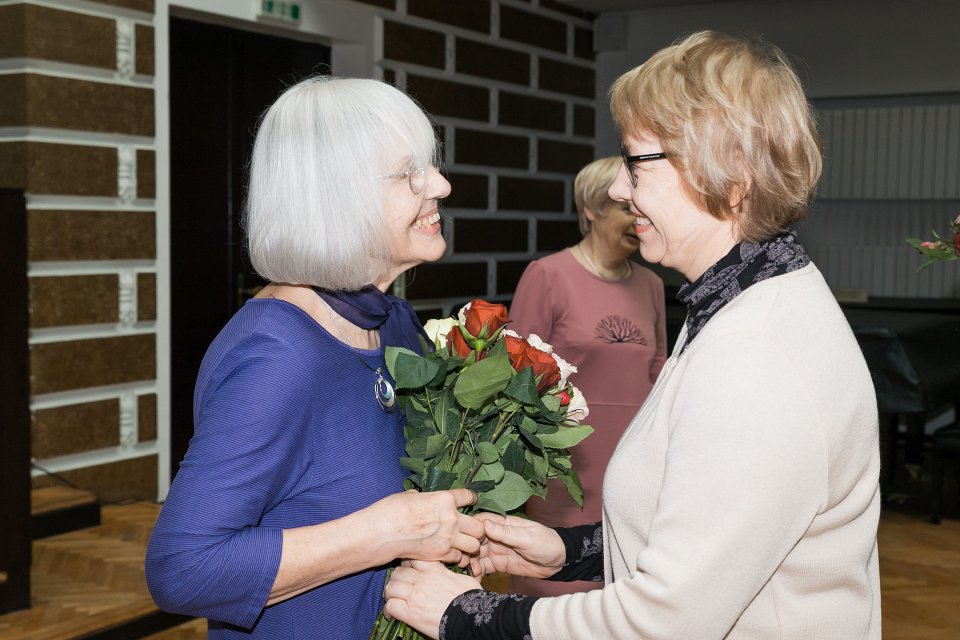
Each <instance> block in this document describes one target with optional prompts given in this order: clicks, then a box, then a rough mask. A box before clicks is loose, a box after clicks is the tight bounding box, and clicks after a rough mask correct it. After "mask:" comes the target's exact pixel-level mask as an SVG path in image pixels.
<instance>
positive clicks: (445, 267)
mask: <svg viewBox="0 0 960 640" xmlns="http://www.w3.org/2000/svg"><path fill="white" fill-rule="evenodd" d="M177 4H178V5H182V6H184V7H186V8H189V9H195V10H197V11H211V12H217V11H221V10H222V11H225V12H230V11H239V9H237V6H238V5H233V4H232V3H231V4H229V5H227V4H223V3H215V2H210V1H209V0H196V2H186V0H183V1H182V2H181V1H178V2H177ZM252 6H253V5H252V3H251V4H250V6H249V7H247V5H243V7H244V11H252ZM159 7H160V8H161V9H162V11H161V13H163V15H160V14H157V15H155V12H156V10H157V7H155V5H154V0H100V1H95V0H91V1H84V2H76V1H75V0H42V2H40V0H38V1H37V2H31V1H29V0H28V1H24V2H8V3H4V4H0V59H2V60H3V64H2V66H0V69H2V71H0V95H3V96H4V100H3V101H2V102H0V187H15V188H21V189H24V190H25V191H26V194H27V205H28V272H29V281H30V282H29V287H30V322H31V331H30V339H29V342H30V367H31V381H30V384H31V398H30V405H31V414H32V424H31V427H32V449H33V452H32V453H33V456H34V458H35V459H36V461H37V463H38V464H39V465H40V466H42V467H44V468H46V469H48V470H50V471H52V472H55V473H56V474H58V475H60V476H62V477H63V478H65V479H67V480H69V481H70V482H73V483H75V484H78V485H80V486H82V487H84V488H87V489H90V490H93V491H94V492H96V493H97V494H98V495H99V496H100V497H101V498H103V499H105V500H111V501H112V500H126V499H139V498H145V499H154V498H155V497H156V496H157V495H163V494H164V493H165V491H166V487H165V486H161V485H163V484H165V480H164V478H165V477H166V474H165V470H164V469H162V468H161V466H166V462H165V460H166V457H165V456H166V453H165V452H164V451H160V450H158V447H161V448H165V447H167V443H166V440H167V436H166V434H167V433H168V428H167V425H166V424H164V423H163V421H164V420H165V419H166V418H165V416H166V414H167V411H166V410H165V409H164V407H166V406H167V405H168V402H169V396H168V394H169V380H162V379H159V380H158V375H160V374H158V366H159V368H160V370H161V371H162V370H163V368H164V367H163V364H162V363H163V361H164V358H165V357H167V354H164V353H158V352H157V344H158V343H159V344H161V345H165V344H169V342H170V340H169V338H170V336H169V328H168V326H167V325H166V324H165V321H164V318H165V317H166V313H167V310H166V309H162V308H158V304H157V300H158V297H159V299H160V300H163V299H166V297H165V295H164V294H165V293H166V292H163V291H158V272H159V273H160V275H161V276H163V275H164V271H163V270H165V269H167V268H168V265H167V264H166V262H165V260H166V258H164V257H163V256H165V255H166V249H167V246H166V245H165V244H164V243H166V242H168V240H167V239H166V238H165V237H158V235H157V229H158V228H159V229H163V228H165V220H166V219H167V215H168V212H166V211H165V206H166V205H158V200H157V197H158V194H157V189H156V183H157V158H158V157H160V158H164V157H166V156H165V151H164V149H166V146H165V145H166V142H165V137H166V136H167V135H168V131H169V129H168V125H167V123H165V122H161V121H158V120H157V112H156V111H155V108H154V105H155V96H154V91H155V88H156V87H157V82H156V79H155V70H154V59H155V54H156V56H157V59H158V60H166V59H167V55H166V54H167V53H168V52H166V51H163V50H162V47H165V46H166V43H165V41H162V40H158V41H157V42H155V35H154V26H155V21H166V20H167V18H168V16H167V15H166V11H167V9H168V4H167V3H159ZM358 9H362V11H361V12H360V14H364V15H368V16H369V14H371V13H372V14H375V17H374V18H373V19H372V20H373V21H372V23H371V24H373V25H374V29H373V30H374V33H375V37H374V38H373V41H372V47H373V49H374V50H373V52H372V53H373V54H374V58H375V67H374V68H373V69H372V73H373V74H374V75H376V76H378V77H381V78H383V79H384V80H386V81H388V82H392V83H395V84H396V85H397V86H399V87H400V88H403V89H405V90H407V91H408V92H410V93H411V94H412V95H414V97H416V98H417V99H418V100H419V101H420V102H421V103H422V104H423V105H424V107H425V108H426V109H427V110H428V111H429V112H431V113H432V114H434V115H435V116H436V120H437V126H438V133H439V135H440V136H441V138H442V139H443V141H444V165H445V169H446V171H447V172H448V174H449V177H450V180H451V182H452V184H453V194H452V196H451V198H450V199H449V201H448V202H447V205H446V214H447V218H446V219H445V221H444V225H445V229H444V233H445V236H446V237H447V239H448V252H447V255H446V256H445V257H444V259H443V260H442V261H441V263H439V264H431V265H422V266H421V267H419V268H418V269H416V271H415V273H413V274H412V277H411V278H408V280H407V281H406V282H405V283H400V286H399V287H398V289H399V292H400V293H403V294H405V295H406V296H407V297H409V298H410V299H411V300H413V301H414V303H415V306H416V307H417V309H418V311H420V312H421V313H422V314H423V315H424V316H432V315H438V314H447V313H450V312H452V311H454V310H455V309H456V308H457V307H459V305H460V304H462V303H463V302H464V301H466V300H469V299H471V298H473V297H480V296H482V297H486V298H488V299H490V300H500V301H508V300H509V299H510V298H511V296H512V293H513V290H514V288H515V286H516V282H517V280H518V279H519V277H520V274H521V273H522V271H523V268H524V267H525V266H526V264H527V263H528V262H529V261H530V260H531V259H532V258H535V257H538V256H541V255H544V254H546V253H549V252H551V251H554V250H556V249H559V248H561V247H563V246H566V245H568V244H571V243H572V242H575V241H576V240H577V239H578V238H579V233H578V231H577V223H576V214H575V212H574V209H573V199H572V193H571V192H572V181H573V178H574V176H575V174H576V172H577V171H578V170H579V169H580V167H581V166H583V165H584V164H586V163H587V162H588V161H590V160H591V159H592V158H593V153H594V110H595V97H594V91H595V90H594V84H595V81H594V77H595V63H594V59H593V47H592V16H590V15H587V14H583V13H581V12H578V11H576V10H572V9H569V8H566V7H564V6H562V5H560V4H558V3H556V2H554V1H553V0H530V1H524V0H336V1H335V2H334V3H328V4H326V5H325V7H324V8H323V11H325V12H337V11H342V12H344V15H348V14H349V15H360V14H357V10H358ZM351 12H352V13H351ZM232 19H234V20H236V19H241V20H242V19H250V18H243V17H241V16H239V15H235V16H233V18H232ZM281 35H282V34H281ZM158 47H159V48H158ZM157 71H158V72H162V70H159V69H158V70H157ZM335 71H337V70H336V69H335ZM161 75H162V74H161ZM157 136H159V138H158V137H157ZM158 154H159V155H158ZM171 170H175V168H171ZM161 179H162V176H161ZM160 196H161V199H160V201H159V202H165V200H164V196H165V194H160ZM158 256H161V258H160V259H159V261H158ZM159 280H160V281H165V278H163V277H161V278H159ZM161 461H163V462H161ZM51 482H54V480H53V479H51V478H49V477H48V476H46V475H45V474H44V472H42V471H40V470H39V469H35V470H34V479H33V483H34V486H42V485H46V484H49V483H51Z"/></svg>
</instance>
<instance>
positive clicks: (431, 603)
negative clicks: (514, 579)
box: [384, 490, 566, 638]
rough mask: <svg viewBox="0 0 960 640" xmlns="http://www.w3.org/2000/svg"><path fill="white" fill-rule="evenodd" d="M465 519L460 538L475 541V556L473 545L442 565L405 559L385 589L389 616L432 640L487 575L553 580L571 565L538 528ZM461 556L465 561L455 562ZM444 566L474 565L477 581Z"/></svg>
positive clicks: (491, 517)
mask: <svg viewBox="0 0 960 640" xmlns="http://www.w3.org/2000/svg"><path fill="white" fill-rule="evenodd" d="M457 491H466V490H457ZM458 502H459V499H458ZM466 504H470V502H468V503H466ZM461 506H462V505H461ZM460 517H461V518H466V519H467V520H464V521H461V524H462V525H463V526H462V527H461V529H460V534H461V535H464V536H473V537H474V540H473V542H475V543H476V550H475V551H471V549H470V548H469V547H472V546H473V545H469V544H465V545H462V546H461V547H460V549H459V550H454V551H456V553H452V552H451V554H450V555H449V556H445V557H443V558H441V562H437V561H427V560H424V559H422V556H421V558H416V557H413V556H405V557H407V558H410V559H407V560H404V561H403V562H402V563H401V565H400V566H399V567H397V568H396V569H394V570H393V573H392V574H391V577H390V580H389V581H388V582H387V585H386V588H385V589H384V597H385V598H386V604H385V606H384V612H385V613H386V615H387V616H389V617H392V618H397V619H399V620H402V621H403V622H405V623H407V624H408V625H410V626H411V627H414V628H416V629H418V630H419V631H420V632H421V633H423V634H425V635H427V636H429V637H431V638H437V637H438V635H439V628H440V618H441V617H442V616H443V613H444V611H446V609H447V606H448V605H449V604H450V602H451V601H452V600H453V599H454V598H456V597H457V596H459V595H460V594H462V593H464V592H466V591H470V590H472V589H480V588H481V586H480V579H481V578H482V577H483V576H484V575H487V574H490V573H510V574H512V575H517V576H526V577H532V578H547V577H549V576H552V575H553V574H554V573H556V572H557V571H558V570H559V569H560V567H561V566H562V565H563V563H564V560H565V559H566V551H565V549H564V546H563V542H562V540H561V539H560V536H559V535H558V534H557V532H556V531H554V530H553V529H550V528H548V527H545V526H543V525H542V524H539V523H537V522H533V521H531V520H525V519H523V518H517V517H515V516H501V515H499V514H495V513H480V514H477V515H476V516H473V517H471V516H465V515H462V514H460ZM463 552H466V553H463ZM456 555H459V557H457V558H454V556H456ZM443 562H450V563H454V562H455V563H456V564H458V565H459V566H460V567H466V566H468V565H469V566H470V569H471V573H472V574H473V575H472V576H468V575H463V574H459V573H455V572H453V571H450V570H448V569H447V568H446V567H445V566H444V565H443Z"/></svg>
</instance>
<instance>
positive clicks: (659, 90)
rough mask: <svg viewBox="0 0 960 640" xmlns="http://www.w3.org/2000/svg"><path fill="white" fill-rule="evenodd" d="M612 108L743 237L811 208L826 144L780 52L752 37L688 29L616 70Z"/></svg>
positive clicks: (760, 235) (767, 232)
mask: <svg viewBox="0 0 960 640" xmlns="http://www.w3.org/2000/svg"><path fill="white" fill-rule="evenodd" d="M610 109H611V111H612V113H613V118H614V120H615V121H616V124H617V126H618V127H619V128H620V131H621V134H623V135H630V134H631V133H634V132H639V131H641V130H646V131H649V132H650V133H653V134H655V135H656V136H658V137H659V138H660V140H661V143H662V144H663V151H664V152H665V153H666V154H667V156H668V160H669V161H670V163H671V164H673V166H674V167H676V169H677V170H678V171H679V172H680V174H681V176H682V177H683V180H684V183H685V186H686V187H687V188H688V189H690V190H691V192H692V193H693V194H694V195H695V197H697V198H698V199H699V201H700V202H701V204H702V205H703V206H704V208H705V209H706V210H707V211H708V212H710V214H711V215H713V216H715V217H717V218H730V217H733V218H734V219H735V220H736V222H737V224H738V226H739V229H740V232H741V233H742V235H743V237H744V238H745V239H747V240H753V241H759V240H765V239H767V238H769V237H771V236H773V235H774V234H776V233H777V232H778V231H781V230H783V229H784V228H786V227H787V226H788V225H789V224H791V223H793V222H796V221H797V220H800V219H802V218H803V217H804V216H806V214H807V209H808V207H809V205H810V201H811V199H812V198H813V195H814V190H815V189H816V185H817V181H818V180H819V179H820V172H821V169H822V158H821V153H822V144H821V142H820V136H819V134H818V133H817V127H816V122H815V120H814V116H813V113H812V111H811V109H810V105H809V104H808V103H807V100H806V97H805V96H804V92H803V87H802V85H801V83H800V79H799V78H798V77H797V74H796V72H795V71H794V70H793V68H792V67H791V65H790V63H789V62H788V60H787V58H786V56H785V55H784V53H783V52H782V51H780V49H778V48H777V47H775V46H773V45H770V44H767V43H764V42H762V41H760V40H758V39H746V38H737V37H733V36H728V35H724V34H720V33H716V32H713V31H701V32H698V33H694V34H692V35H690V36H688V37H686V38H684V39H682V40H680V41H678V42H677V43H675V44H673V45H671V46H669V47H666V48H664V49H661V50H660V51H658V52H657V53H655V54H654V55H653V56H652V57H651V58H650V59H649V60H648V61H647V62H645V63H644V64H642V65H640V66H639V67H636V68H635V69H632V70H630V71H628V72H627V73H625V74H623V75H622V76H620V78H619V79H617V81H616V82H615V83H614V85H613V87H612V88H611V89H610Z"/></svg>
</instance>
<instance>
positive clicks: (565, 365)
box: [547, 351, 577, 389]
mask: <svg viewBox="0 0 960 640" xmlns="http://www.w3.org/2000/svg"><path fill="white" fill-rule="evenodd" d="M547 353H549V354H550V355H551V356H553V359H554V360H555V361H556V363H557V366H558V367H560V382H558V383H557V386H558V387H559V388H561V389H563V385H565V384H567V378H569V377H570V374H571V373H576V372H577V368H576V367H575V366H573V365H572V364H570V363H569V362H567V361H566V360H564V359H563V358H561V357H560V356H558V355H557V354H555V353H552V352H551V351H548V352H547Z"/></svg>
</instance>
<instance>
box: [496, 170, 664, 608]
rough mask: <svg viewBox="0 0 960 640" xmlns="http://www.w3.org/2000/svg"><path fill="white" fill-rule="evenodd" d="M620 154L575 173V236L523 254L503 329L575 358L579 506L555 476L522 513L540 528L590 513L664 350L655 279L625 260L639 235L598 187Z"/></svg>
mask: <svg viewBox="0 0 960 640" xmlns="http://www.w3.org/2000/svg"><path fill="white" fill-rule="evenodd" d="M622 162H623V161H622V160H621V158H620V157H619V156H611V157H607V158H601V159H599V160H594V161H593V162H591V163H590V164H588V165H587V166H585V167H584V168H583V169H582V170H581V171H580V173H578V174H577V177H576V180H575V181H574V186H573V188H574V200H575V202H576V206H577V216H578V218H579V222H580V231H581V232H582V233H583V239H582V240H581V241H580V242H579V243H577V244H575V245H573V246H572V247H569V248H567V249H564V250H563V251H560V252H558V253H554V254H552V255H549V256H546V257H544V258H540V259H539V260H534V261H533V262H531V263H530V264H529V265H528V266H527V269H526V270H525V271H524V273H523V277H521V278H520V282H519V283H518V284H517V290H516V294H515V295H514V298H513V304H512V305H511V307H510V318H511V319H513V323H512V324H511V325H510V326H511V328H512V329H513V330H515V331H517V332H519V333H520V334H522V335H529V334H531V333H534V334H537V335H538V336H540V338H542V339H543V340H544V341H546V342H548V343H550V344H551V345H553V347H554V349H556V350H557V352H559V353H562V354H563V355H564V358H566V359H567V360H569V361H570V363H571V364H573V365H574V366H576V367H577V369H578V371H579V373H578V374H577V386H578V387H579V389H580V391H581V392H582V393H583V395H584V397H585V398H586V399H587V401H588V402H589V404H590V417H589V422H590V425H591V426H593V427H594V429H595V431H594V432H593V434H591V435H590V437H589V438H587V439H586V440H584V441H583V442H582V443H581V444H580V445H578V446H577V447H576V448H574V449H573V466H574V468H575V469H576V470H577V474H578V475H579V477H580V481H581V483H582V485H583V509H582V510H581V509H580V508H579V507H578V506H577V504H576V503H575V502H574V501H573V500H571V499H570V496H569V495H568V494H567V492H566V490H565V489H564V488H563V487H562V486H561V485H560V484H559V481H557V482H556V484H557V486H556V487H551V488H550V491H549V493H548V494H547V497H546V498H545V499H543V500H541V499H539V498H533V499H531V500H530V501H529V502H527V507H526V515H527V516H528V517H529V518H531V519H532V520H536V521H537V522H540V523H542V524H545V525H547V526H550V527H570V526H574V525H581V524H588V523H591V522H596V521H597V520H599V519H600V517H601V504H600V496H601V488H602V484H603V473H604V471H605V470H606V468H607V462H609V460H610V456H611V455H613V451H614V449H615V448H616V446H617V441H618V440H619V439H620V436H621V435H623V432H624V430H625V429H626V428H627V425H628V424H630V420H632V419H633V416H634V415H636V413H637V411H638V410H639V409H640V405H642V404H643V401H644V400H646V398H647V394H648V393H650V389H651V388H652V387H653V383H654V382H655V381H656V379H657V375H659V373H660V368H661V367H662V366H663V363H664V361H665V360H666V356H667V344H666V343H667V330H666V322H665V317H664V291H663V281H662V280H660V278H659V277H658V276H657V275H656V274H655V273H653V271H651V270H650V269H647V268H646V267H642V266H640V265H639V264H637V263H635V262H633V261H632V260H630V256H631V255H633V254H636V252H637V247H638V246H639V244H640V239H639V238H638V237H637V231H636V228H635V226H634V222H635V220H636V216H634V215H633V214H632V213H631V212H630V206H629V205H628V204H627V203H624V202H616V201H614V200H611V199H610V196H609V195H608V194H607V191H608V189H609V188H610V185H611V184H612V183H613V180H614V178H616V177H617V172H618V171H619V170H620V165H621V164H622ZM600 586H602V583H600V582H584V581H575V582H545V581H542V580H529V579H527V578H524V577H522V576H513V577H512V578H511V581H510V590H511V591H515V592H517V593H525V594H527V595H535V596H549V595H560V594H563V593H574V592H576V591H585V590H589V589H598V588H600Z"/></svg>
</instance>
